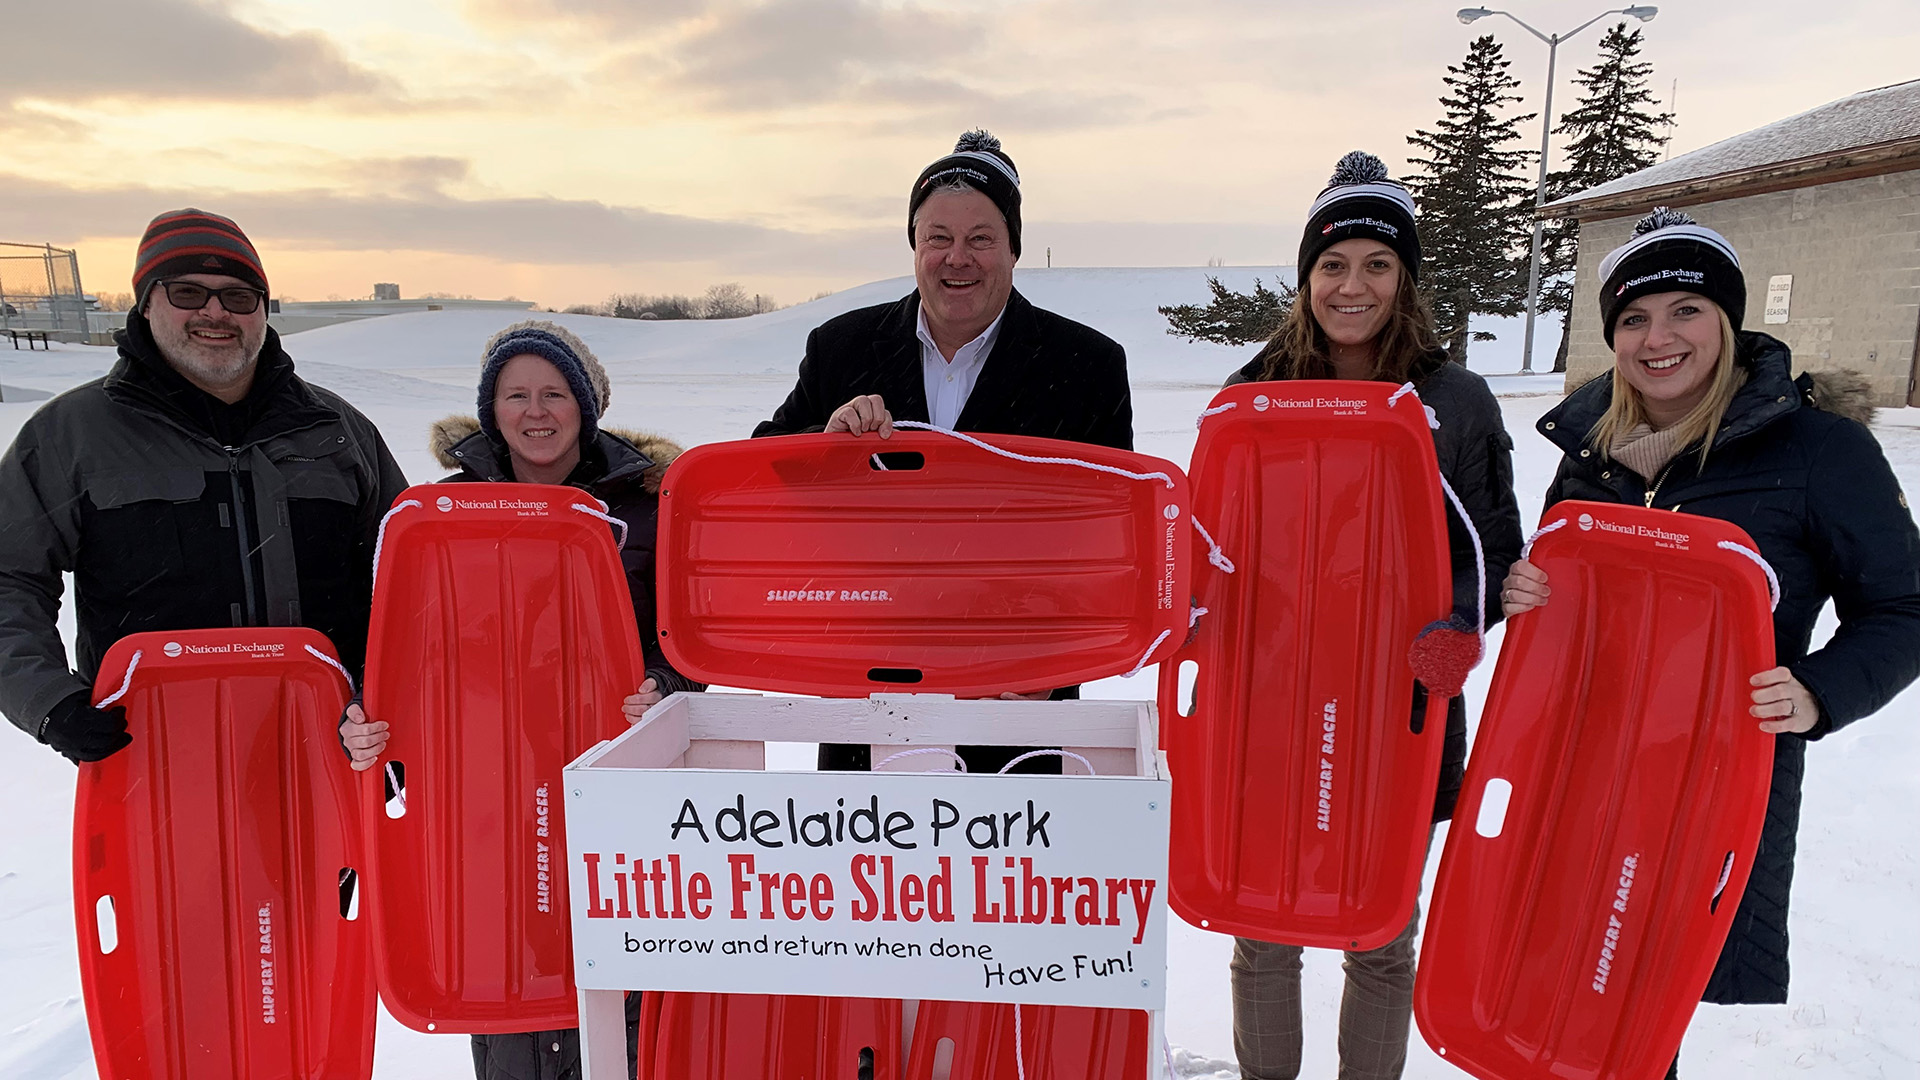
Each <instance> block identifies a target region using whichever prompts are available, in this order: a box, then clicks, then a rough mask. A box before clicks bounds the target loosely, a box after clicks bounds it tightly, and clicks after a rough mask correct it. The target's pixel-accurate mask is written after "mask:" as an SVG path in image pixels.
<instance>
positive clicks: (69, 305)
mask: <svg viewBox="0 0 1920 1080" xmlns="http://www.w3.org/2000/svg"><path fill="white" fill-rule="evenodd" d="M0 330H44V331H46V333H47V336H48V337H51V338H54V339H55V340H58V341H85V340H87V295H86V293H85V292H84V291H83V290H82V289H81V287H80V256H78V255H76V254H75V253H74V252H72V251H69V250H68V249H66V248H57V247H54V246H53V245H52V244H10V243H6V242H4V241H0Z"/></svg>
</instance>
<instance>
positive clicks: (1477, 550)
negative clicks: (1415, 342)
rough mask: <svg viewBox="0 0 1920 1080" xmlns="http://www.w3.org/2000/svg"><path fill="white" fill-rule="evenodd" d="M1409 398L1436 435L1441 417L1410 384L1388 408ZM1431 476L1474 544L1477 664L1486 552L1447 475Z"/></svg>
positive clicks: (1483, 649) (1483, 643)
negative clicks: (1417, 403)
mask: <svg viewBox="0 0 1920 1080" xmlns="http://www.w3.org/2000/svg"><path fill="white" fill-rule="evenodd" d="M1409 394H1411V395H1413V400H1415V401H1419V402H1420V408H1421V409H1423V410H1425V411H1426V414H1427V427H1428V428H1430V429H1431V430H1434V431H1439V430H1440V414H1438V413H1436V412H1434V411H1433V406H1431V405H1429V404H1427V403H1426V402H1424V401H1420V391H1418V390H1415V389H1414V388H1413V384H1412V383H1410V382H1406V383H1401V384H1400V389H1398V390H1395V391H1394V392H1393V393H1392V394H1390V395H1388V397H1387V407H1388V408H1392V407H1393V406H1394V405H1396V404H1398V403H1399V401H1400V399H1401V398H1403V397H1406V396H1407V395H1409ZM1434 473H1435V474H1436V475H1438V476H1439V477H1440V490H1442V491H1444V492H1446V493H1447V501H1448V502H1450V503H1452V504H1453V512H1454V513H1456V514H1458V515H1460V524H1462V525H1465V526H1466V527H1467V536H1468V538H1469V539H1471V540H1472V541H1473V579H1474V582H1475V583H1476V584H1477V585H1478V588H1476V589H1474V595H1473V599H1474V611H1475V621H1474V627H1473V632H1474V634H1475V635H1476V636H1477V637H1479V639H1480V657H1479V658H1478V659H1476V660H1474V663H1476V664H1477V663H1479V662H1480V660H1483V659H1485V658H1486V655H1487V551H1486V549H1485V548H1484V547H1482V546H1481V544H1480V530H1479V529H1478V528H1477V527H1475V525H1474V524H1473V519H1472V518H1471V517H1468V516H1467V508H1466V505H1465V504H1464V503H1462V502H1461V501H1460V496H1458V495H1456V494H1454V493H1453V485H1452V484H1449V483H1447V475H1446V474H1445V473H1443V472H1440V470H1439V466H1438V465H1436V466H1435V467H1434Z"/></svg>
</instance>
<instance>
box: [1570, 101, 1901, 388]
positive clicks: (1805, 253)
mask: <svg viewBox="0 0 1920 1080" xmlns="http://www.w3.org/2000/svg"><path fill="white" fill-rule="evenodd" d="M1656 206H1672V207H1676V208H1683V209H1685V210H1686V212H1687V213H1688V214H1691V215H1692V216H1693V217H1694V218H1695V219H1696V220H1698V221H1699V222H1700V223H1701V224H1702V225H1706V226H1708V227H1710V228H1713V229H1717V230H1719V231H1720V232H1721V233H1722V234H1724V235H1725V236H1726V237H1727V239H1728V240H1731V241H1732V242H1733V245H1734V247H1735V248H1736V249H1737V250H1738V251H1739V252H1740V265H1741V269H1743V270H1744V271H1745V272H1746V276H1747V318H1746V327H1745V328H1746V329H1749V330H1762V331H1765V332H1767V333H1769V334H1772V335H1774V336H1775V337H1777V338H1779V339H1780V340H1782V341H1784V342H1786V343H1787V345H1788V346H1789V347H1790V348H1792V349H1793V355H1794V365H1795V369H1796V370H1819V369H1822V368H1834V367H1840V368H1849V369H1851V370H1854V371H1857V372H1859V373H1860V374H1862V375H1864V376H1866V377H1867V378H1868V380H1870V382H1871V383H1872V385H1873V389H1874V392H1875V395H1876V397H1877V400H1878V402H1879V404H1881V405H1903V404H1916V405H1920V392H1917V391H1916V385H1917V384H1920V380H1917V379H1916V375H1920V372H1916V368H1915V365H1916V362H1917V361H1920V355H1917V354H1920V80H1915V81H1912V82H1905V83H1900V84H1898V85H1895V86H1888V87H1883V88H1881V89H1878V90H1869V91H1866V92H1865V93H1860V94H1855V95H1853V96H1852V97H1847V98H1842V99H1840V100H1839V101H1835V102H1832V103H1830V104H1827V105H1822V106H1820V107H1819V108H1817V109H1813V110H1811V111H1808V112H1804V113H1801V114H1800V115H1798V116H1794V117H1789V118H1788V119H1785V120H1781V121H1778V122H1777V123H1773V124H1768V125H1767V126H1766V127H1762V128H1757V129H1755V130H1753V131H1749V132H1747V133H1746V134H1744V135H1736V136H1734V137H1733V138H1731V139H1726V140H1723V141H1721V142H1717V143H1714V144H1713V145H1712V146H1708V147H1704V148H1702V149H1699V150H1695V151H1693V152H1692V153H1690V154H1683V155H1681V156H1679V157H1676V158H1673V159H1671V160H1668V161H1663V162H1661V163H1660V164H1658V165H1654V166H1652V167H1650V168H1647V169H1643V170H1641V171H1640V172H1637V173H1634V174H1632V175H1630V176H1624V177H1621V178H1620V179H1618V180H1615V181H1613V182H1612V183H1608V184H1602V185H1600V186H1598V187H1593V188H1588V189H1587V190H1585V191H1581V192H1578V193H1576V194H1574V195H1570V196H1568V197H1567V198H1564V199H1560V200H1558V201H1556V202H1552V203H1548V204H1547V205H1546V206H1545V207H1542V208H1541V211H1540V213H1541V215H1542V216H1544V217H1554V218H1566V217H1571V218H1574V219H1577V220H1578V221H1579V222H1580V250H1579V257H1578V260H1577V266H1576V270H1575V281H1574V308H1573V321H1572V325H1571V327H1570V329H1569V334H1568V349H1567V385H1568V386H1570V387H1571V386H1576V385H1578V384H1579V383H1581V382H1584V381H1586V380H1587V379H1590V378H1592V377H1593V376H1595V375H1597V374H1599V373H1600V372H1602V371H1604V370H1606V368H1607V365H1609V364H1611V363H1612V362H1613V355H1612V353H1611V352H1609V351H1608V349H1607V345H1606V341H1605V339H1604V338H1602V337H1601V334H1600V313H1599V305H1598V303H1597V302H1596V297H1597V294H1598V291H1599V287H1600V286H1599V282H1598V280H1597V278H1598V271H1599V266H1600V260H1601V259H1602V258H1604V257H1605V256H1606V254H1607V252H1609V251H1611V250H1613V249H1614V248H1615V247H1617V246H1619V245H1620V244H1621V243H1623V242H1625V241H1626V239H1627V237H1628V236H1629V235H1630V234H1631V233H1632V231H1633V224H1634V222H1635V221H1636V220H1637V219H1638V218H1639V217H1640V216H1641V215H1643V214H1645V213H1646V212H1647V211H1649V210H1651V209H1653V208H1654V207H1656Z"/></svg>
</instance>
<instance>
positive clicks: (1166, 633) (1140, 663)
mask: <svg viewBox="0 0 1920 1080" xmlns="http://www.w3.org/2000/svg"><path fill="white" fill-rule="evenodd" d="M1187 629H1189V630H1191V629H1193V623H1192V622H1191V621H1189V622H1188V623H1187ZM1172 636H1173V631H1171V630H1162V631H1160V636H1159V637H1157V638H1154V639H1153V644H1151V645H1149V646H1147V651H1146V652H1144V653H1141V654H1140V659H1138V660H1136V661H1134V664H1133V670H1131V671H1129V672H1127V673H1126V674H1124V675H1121V676H1120V677H1121V678H1123V679H1131V678H1133V677H1134V676H1135V675H1138V674H1140V669H1141V668H1143V667H1146V666H1147V661H1149V660H1151V659H1153V651H1154V650H1155V649H1158V648H1159V647H1160V644H1161V643H1162V642H1164V641H1166V640H1167V639H1168V638H1170V637H1172Z"/></svg>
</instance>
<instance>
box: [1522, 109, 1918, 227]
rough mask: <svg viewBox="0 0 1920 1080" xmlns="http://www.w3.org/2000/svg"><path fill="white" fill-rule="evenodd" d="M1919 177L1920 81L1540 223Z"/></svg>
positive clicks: (1632, 182)
mask: <svg viewBox="0 0 1920 1080" xmlns="http://www.w3.org/2000/svg"><path fill="white" fill-rule="evenodd" d="M1905 169H1920V79H1915V80H1912V81H1910V82H1903V83H1896V84H1894V85H1892V86H1883V87H1881V88H1879V89H1877V90H1867V91H1863V92H1861V93H1858V94H1854V95H1851V96H1849V97H1844V98H1841V99H1840V100H1838V101H1832V102H1828V103H1827V104H1825V105H1822V106H1820V107H1819V108H1817V109H1809V110H1807V111H1806V112H1803V113H1801V114H1800V115H1798V116H1790V117H1788V118H1786V119H1785V120H1778V121H1775V122H1774V123H1771V124H1768V125H1766V126H1765V127H1759V128H1755V129H1753V130H1752V131H1749V132H1747V133H1745V134H1743V135H1735V136H1734V137H1732V138H1730V139H1722V140H1720V141H1719V142H1717V143H1714V144H1713V145H1711V146H1704V147H1701V148H1700V149H1698V150H1695V151H1693V152H1691V153H1687V154H1682V155H1680V156H1679V157H1676V158H1673V159H1671V160H1668V161H1663V162H1660V163H1659V164H1658V165H1652V166H1649V167H1647V168H1645V169H1642V170H1640V171H1639V172H1637V173H1632V174H1629V175H1627V176H1623V177H1621V178H1620V179H1618V180H1614V181H1611V182H1609V183H1605V184H1600V185H1598V186H1596V187H1591V188H1588V189H1586V190H1585V191H1580V192H1576V193H1575V194H1572V195H1569V196H1567V197H1566V198H1564V199H1557V200H1555V201H1553V202H1550V203H1548V204H1547V205H1546V206H1544V207H1542V208H1541V210H1540V214H1541V216H1542V217H1556V218H1557V217H1572V218H1581V219H1588V218H1604V217H1618V216H1621V215H1624V214H1632V213H1639V212H1642V211H1644V210H1647V209H1650V208H1652V207H1653V206H1656V205H1663V204H1664V205H1685V204H1687V203H1698V202H1709V201H1713V200H1716V199H1722V198H1730V197H1733V196H1736V195H1754V194H1759V193H1761V192H1763V191H1780V190H1783V189H1786V188H1795V187H1806V186H1810V185H1813V184H1826V183H1832V182H1834V181H1836V180H1844V179H1852V178H1854V177H1858V176H1870V175H1874V174H1876V173H1883V172H1898V171H1902V170H1905Z"/></svg>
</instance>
